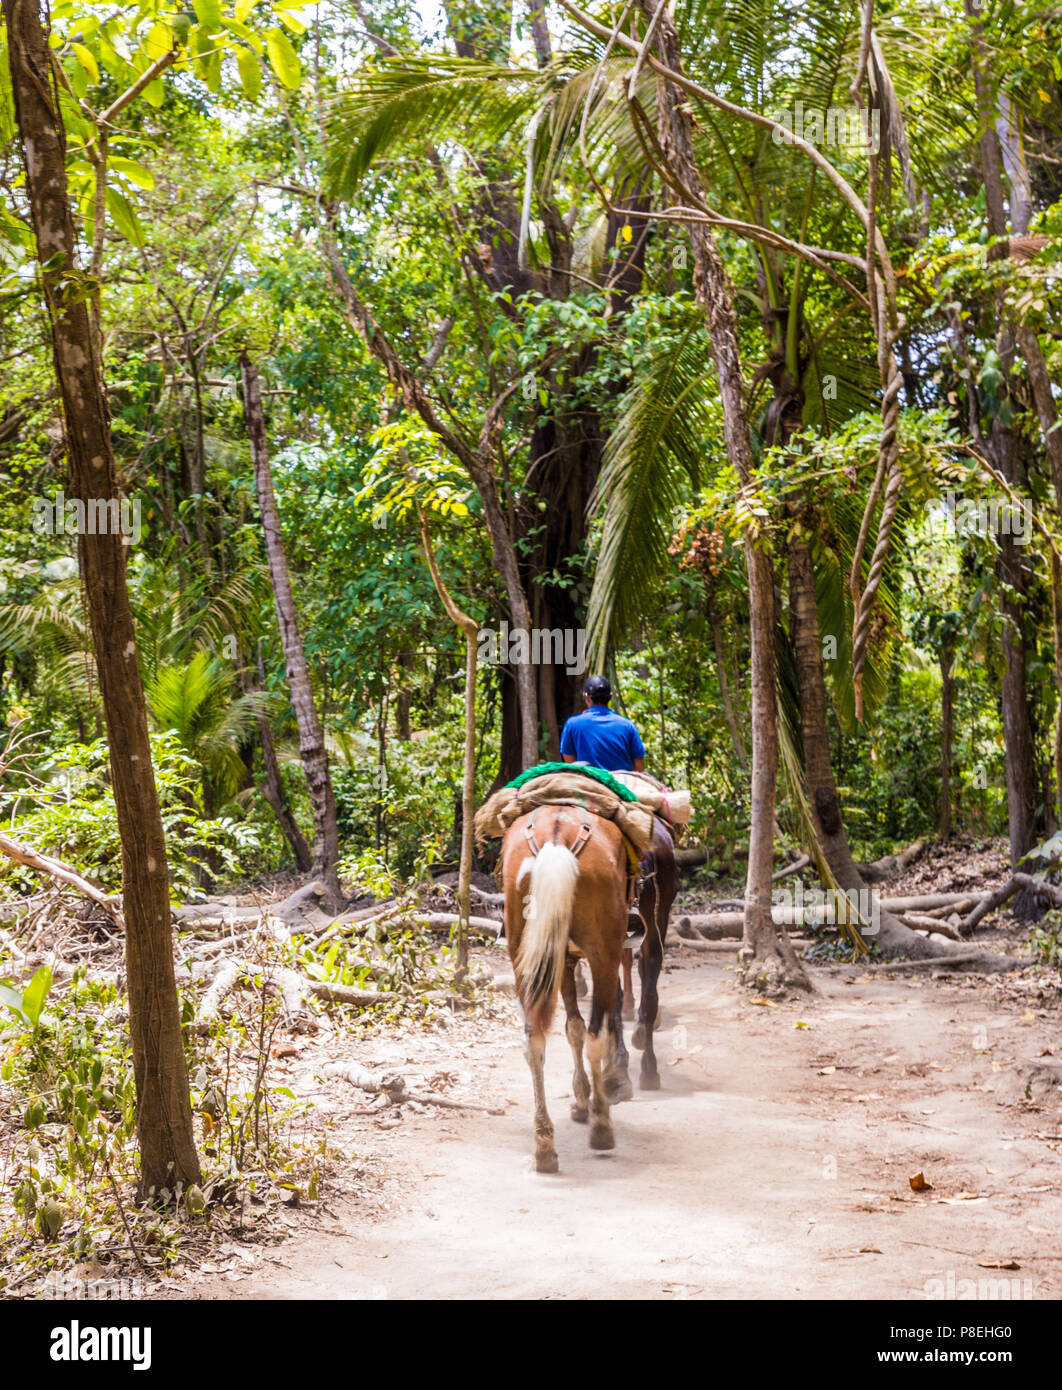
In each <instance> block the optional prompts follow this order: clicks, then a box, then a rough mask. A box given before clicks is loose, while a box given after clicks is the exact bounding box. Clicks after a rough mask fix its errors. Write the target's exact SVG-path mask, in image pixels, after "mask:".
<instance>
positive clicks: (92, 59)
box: [74, 43, 100, 84]
mask: <svg viewBox="0 0 1062 1390" xmlns="http://www.w3.org/2000/svg"><path fill="white" fill-rule="evenodd" d="M74 52H75V54H76V55H77V60H78V62H79V63H80V64H81V66H82V67H83V68H84V69H85V71H86V72H87V73H88V75H89V79H90V80H91V81H92V82H93V83H94V84H95V83H96V82H98V81H99V80H100V65H99V63H97V62H96V55H95V54H94V53H93V52H92V50H91V48H86V47H85V45H84V44H83V43H75V44H74Z"/></svg>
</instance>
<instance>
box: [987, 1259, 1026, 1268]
mask: <svg viewBox="0 0 1062 1390" xmlns="http://www.w3.org/2000/svg"><path fill="white" fill-rule="evenodd" d="M977 1263H978V1264H979V1265H980V1267H981V1268H982V1269H1021V1265H1020V1264H1019V1263H1018V1262H1017V1260H978V1261H977Z"/></svg>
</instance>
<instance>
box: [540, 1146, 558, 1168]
mask: <svg viewBox="0 0 1062 1390" xmlns="http://www.w3.org/2000/svg"><path fill="white" fill-rule="evenodd" d="M535 1171H536V1172H538V1173H559V1172H560V1164H559V1163H558V1162H557V1152H556V1150H555V1149H554V1150H551V1151H550V1152H549V1153H548V1154H535Z"/></svg>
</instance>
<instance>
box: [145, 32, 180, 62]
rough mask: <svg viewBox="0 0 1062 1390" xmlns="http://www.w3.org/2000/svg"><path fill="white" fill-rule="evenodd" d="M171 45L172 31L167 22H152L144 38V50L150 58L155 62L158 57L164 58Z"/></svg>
mask: <svg viewBox="0 0 1062 1390" xmlns="http://www.w3.org/2000/svg"><path fill="white" fill-rule="evenodd" d="M172 47H173V31H172V30H171V29H170V26H169V25H168V24H161V23H160V24H153V25H152V27H151V28H150V30H149V31H148V36H147V38H146V39H145V40H144V52H145V53H146V54H147V56H148V57H149V58H150V59H151V61H152V62H153V63H154V62H157V61H158V59H159V58H164V57H165V56H166V54H167V53H169V51H170V49H171V48H172Z"/></svg>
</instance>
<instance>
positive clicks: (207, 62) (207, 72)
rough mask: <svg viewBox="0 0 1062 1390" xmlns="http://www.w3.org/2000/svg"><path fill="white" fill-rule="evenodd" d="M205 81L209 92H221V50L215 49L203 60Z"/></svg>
mask: <svg viewBox="0 0 1062 1390" xmlns="http://www.w3.org/2000/svg"><path fill="white" fill-rule="evenodd" d="M203 80H204V81H205V82H206V85H207V91H208V92H219V91H220V90H221V51H220V49H215V50H214V52H213V53H211V54H210V55H209V56H208V57H206V58H204V59H203Z"/></svg>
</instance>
